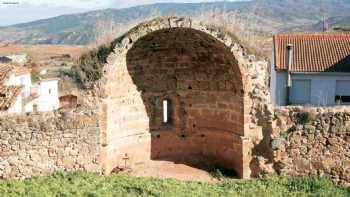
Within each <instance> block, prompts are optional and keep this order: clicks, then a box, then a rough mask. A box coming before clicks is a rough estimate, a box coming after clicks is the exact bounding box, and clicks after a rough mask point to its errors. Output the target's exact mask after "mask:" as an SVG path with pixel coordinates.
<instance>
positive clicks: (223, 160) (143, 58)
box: [99, 18, 267, 178]
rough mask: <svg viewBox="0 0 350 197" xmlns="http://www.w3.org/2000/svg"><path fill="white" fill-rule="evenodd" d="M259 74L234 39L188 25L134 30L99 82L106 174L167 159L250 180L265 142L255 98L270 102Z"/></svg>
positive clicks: (166, 23)
mask: <svg viewBox="0 0 350 197" xmlns="http://www.w3.org/2000/svg"><path fill="white" fill-rule="evenodd" d="M261 68H267V65H266V62H254V61H253V59H251V58H249V57H248V56H246V55H245V54H244V49H243V48H242V47H241V46H240V45H239V44H237V43H235V41H234V40H233V39H232V37H230V36H229V34H226V33H225V32H223V31H221V30H220V29H215V28H209V27H208V26H204V25H202V24H200V23H196V22H193V21H191V20H190V19H186V18H161V19H155V20H152V21H149V22H146V23H142V24H140V25H139V26H137V27H135V28H134V29H132V30H130V31H129V32H128V33H127V34H125V35H124V36H122V37H121V38H120V39H119V42H118V43H117V45H116V48H115V50H114V53H113V54H111V55H110V56H109V58H108V64H106V65H105V67H104V76H103V78H102V79H101V80H100V82H99V86H100V90H101V95H102V99H101V106H100V109H101V110H100V113H101V114H100V127H101V140H102V145H103V149H102V153H101V155H102V165H103V166H102V168H103V171H104V173H105V174H109V173H110V172H111V171H112V170H113V169H114V168H133V167H134V166H136V165H144V164H145V163H147V162H148V161H150V160H169V161H174V162H179V163H185V164H189V165H193V166H196V167H200V168H213V167H223V168H228V169H232V170H234V171H235V172H236V173H237V175H238V176H240V177H242V178H248V177H250V167H249V165H250V162H251V156H252V155H251V149H252V147H253V141H254V140H259V139H257V138H259V136H260V137H261V136H262V130H261V127H259V126H258V125H257V122H258V121H257V120H256V118H254V117H253V116H254V114H255V113H256V110H257V108H259V107H261V106H260V104H259V103H256V98H258V97H259V96H257V95H258V94H262V95H263V96H266V92H264V91H260V90H263V89H264V87H263V88H261V87H257V86H256V84H260V85H261V84H265V82H262V83H260V81H258V80H264V79H261V78H259V76H257V75H259V69H261ZM264 74H265V73H262V72H261V73H260V76H265V75H264ZM253 78H254V79H255V80H253ZM262 78H263V77H262ZM164 100H167V101H168V103H169V107H168V115H169V117H168V119H169V122H167V123H164V122H163V121H164V120H163V101H164ZM260 100H261V97H260Z"/></svg>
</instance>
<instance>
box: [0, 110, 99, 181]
mask: <svg viewBox="0 0 350 197" xmlns="http://www.w3.org/2000/svg"><path fill="white" fill-rule="evenodd" d="M99 135H100V132H99V127H98V119H97V116H96V114H95V113H94V112H92V111H86V112H84V113H79V114H78V113H71V112H55V113H44V114H30V115H17V116H4V115H2V116H0V178H5V179H7V178H27V177H31V176H41V175H48V174H50V173H52V172H55V171H72V170H86V171H94V172H99V171H100V162H99V161H100V158H99V157H100V140H99V138H100V136H99Z"/></svg>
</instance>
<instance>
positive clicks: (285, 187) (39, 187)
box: [0, 172, 350, 197]
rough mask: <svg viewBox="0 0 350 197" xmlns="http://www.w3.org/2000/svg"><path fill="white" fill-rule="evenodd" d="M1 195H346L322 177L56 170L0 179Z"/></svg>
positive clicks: (346, 194) (92, 196) (345, 192)
mask: <svg viewBox="0 0 350 197" xmlns="http://www.w3.org/2000/svg"><path fill="white" fill-rule="evenodd" d="M0 193H1V195H2V196H10V197H11V196H88V197H94V196H103V197H105V196H107V197H108V196H268V197H270V196H271V197H273V196H333V197H337V196H349V195H350V190H349V189H346V188H343V187H340V186H336V185H334V184H333V183H332V182H331V181H330V180H329V179H328V178H325V177H270V178H263V179H257V180H249V181H239V180H225V181H223V182H221V183H217V184H210V183H198V182H181V181H176V180H171V179H167V180H158V179H152V178H135V177H128V176H110V177H104V176H99V175H97V174H93V173H83V172H73V173H56V174H54V175H52V176H49V177H36V178H32V179H29V180H25V181H0Z"/></svg>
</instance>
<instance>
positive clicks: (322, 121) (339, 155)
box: [271, 107, 350, 184]
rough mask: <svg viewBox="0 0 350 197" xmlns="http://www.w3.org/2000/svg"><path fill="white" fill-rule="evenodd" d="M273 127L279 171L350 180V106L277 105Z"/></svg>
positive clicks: (277, 169) (276, 169)
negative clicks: (278, 106)
mask: <svg viewBox="0 0 350 197" xmlns="http://www.w3.org/2000/svg"><path fill="white" fill-rule="evenodd" d="M272 128H273V131H272V134H271V138H272V141H271V148H272V153H273V156H272V157H273V158H272V163H273V168H274V170H275V171H276V172H277V173H279V174H281V175H309V174H318V175H327V176H330V177H331V178H332V179H333V180H334V181H336V182H339V183H345V184H349V183H350V108H345V107H343V108H307V107H306V108H301V107H285V108H278V109H275V116H274V120H273V122H272Z"/></svg>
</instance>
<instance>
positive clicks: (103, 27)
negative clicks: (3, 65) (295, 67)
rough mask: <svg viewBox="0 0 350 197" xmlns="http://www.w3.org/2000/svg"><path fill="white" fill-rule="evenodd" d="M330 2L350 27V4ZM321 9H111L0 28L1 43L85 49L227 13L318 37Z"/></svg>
mask: <svg viewBox="0 0 350 197" xmlns="http://www.w3.org/2000/svg"><path fill="white" fill-rule="evenodd" d="M324 2H325V3H324V7H325V8H326V10H327V16H329V20H335V21H334V24H337V27H338V26H340V27H342V26H343V25H344V26H346V25H348V21H349V20H348V19H349V18H346V17H350V13H349V9H350V1H349V0H326V1H324ZM318 5H320V0H252V1H241V2H215V3H191V4H189V3H186V4H185V3H177V4H174V3H161V4H153V5H145V6H137V7H132V8H126V9H105V10H98V11H92V12H87V13H83V14H72V15H63V16H58V17H54V18H49V19H44V20H38V21H34V22H30V23H24V24H18V25H13V26H8V27H0V42H12V43H25V44H75V45H81V44H88V43H91V42H94V41H95V40H96V39H98V38H99V37H100V36H101V34H102V35H103V32H104V31H105V32H108V31H111V29H112V30H113V31H118V32H122V31H126V30H127V27H129V26H130V25H131V24H133V23H136V22H140V21H142V20H144V19H147V18H150V17H154V16H166V15H179V16H184V15H186V16H193V17H198V16H208V17H213V15H217V14H218V13H227V17H231V18H229V19H228V20H229V21H230V20H232V21H235V22H236V23H237V21H238V22H239V23H241V24H242V25H244V26H245V28H244V29H246V31H252V32H259V33H262V34H266V35H270V34H272V33H276V32H281V31H282V32H283V31H310V30H311V31H318V30H319V23H320V20H321V18H322V17H321V15H320V9H321V7H320V6H318ZM116 28H117V30H116ZM101 31H102V32H101Z"/></svg>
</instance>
